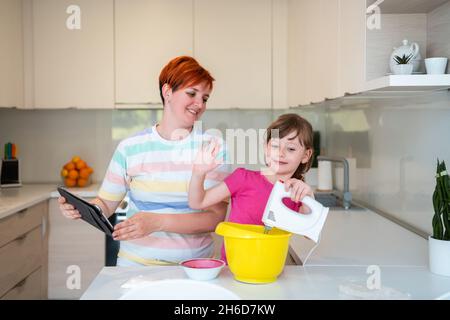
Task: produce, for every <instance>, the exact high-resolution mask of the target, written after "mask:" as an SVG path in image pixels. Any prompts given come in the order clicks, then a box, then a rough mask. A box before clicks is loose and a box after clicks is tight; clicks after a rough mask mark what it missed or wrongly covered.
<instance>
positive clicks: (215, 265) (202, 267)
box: [180, 258, 225, 280]
mask: <svg viewBox="0 0 450 320" xmlns="http://www.w3.org/2000/svg"><path fill="white" fill-rule="evenodd" d="M180 265H181V267H182V268H183V270H184V272H186V275H187V276H188V277H189V278H191V279H194V280H212V279H214V278H216V277H217V276H218V275H219V273H220V271H221V270H222V268H223V267H224V266H225V261H222V260H218V259H207V258H206V259H205V258H199V259H190V260H185V261H182V262H180Z"/></svg>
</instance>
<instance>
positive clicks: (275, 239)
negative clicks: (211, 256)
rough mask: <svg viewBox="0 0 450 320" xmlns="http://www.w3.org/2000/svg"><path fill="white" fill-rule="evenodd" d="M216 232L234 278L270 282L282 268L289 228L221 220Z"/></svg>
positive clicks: (286, 251)
mask: <svg viewBox="0 0 450 320" xmlns="http://www.w3.org/2000/svg"><path fill="white" fill-rule="evenodd" d="M216 233H217V234H218V235H221V236H223V237H224V243H225V252H226V254H227V260H228V265H229V267H230V270H231V272H232V273H233V274H234V278H235V279H236V280H238V281H242V282H247V283H269V282H274V281H275V280H277V277H278V275H279V274H280V273H281V272H282V271H283V267H284V264H285V261H286V256H287V253H288V248H289V238H290V237H291V234H290V233H289V232H286V231H283V230H279V229H276V228H273V229H272V230H270V232H269V233H268V234H264V226H257V225H251V224H239V223H233V222H221V223H219V225H218V226H217V228H216Z"/></svg>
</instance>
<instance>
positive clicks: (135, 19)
mask: <svg viewBox="0 0 450 320" xmlns="http://www.w3.org/2000/svg"><path fill="white" fill-rule="evenodd" d="M192 47H193V2H192V0H171V1H167V0H133V1H129V0H116V1H115V54H116V56H115V61H116V77H115V85H116V97H115V101H116V107H118V108H135V107H142V106H146V107H149V106H150V107H153V108H160V107H161V106H162V104H161V98H160V95H159V74H160V72H161V69H162V68H163V67H164V66H165V65H166V64H167V62H169V61H170V60H171V59H172V58H175V57H176V56H180V55H190V56H192V54H193V51H192Z"/></svg>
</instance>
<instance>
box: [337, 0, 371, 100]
mask: <svg viewBox="0 0 450 320" xmlns="http://www.w3.org/2000/svg"><path fill="white" fill-rule="evenodd" d="M340 21H341V22H340V26H341V28H340V29H341V30H340V34H341V35H340V68H341V72H340V74H341V75H340V84H341V91H342V92H344V93H358V92H361V91H362V90H363V88H364V84H365V81H366V68H365V66H366V63H365V52H366V49H365V48H366V1H361V0H340Z"/></svg>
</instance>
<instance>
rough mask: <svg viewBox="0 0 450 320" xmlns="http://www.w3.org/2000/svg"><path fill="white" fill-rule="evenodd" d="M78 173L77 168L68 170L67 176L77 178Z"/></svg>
mask: <svg viewBox="0 0 450 320" xmlns="http://www.w3.org/2000/svg"><path fill="white" fill-rule="evenodd" d="M78 175H79V174H78V171H77V170H70V171H69V175H68V176H69V178H70V179H74V180H75V179H76V178H78Z"/></svg>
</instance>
